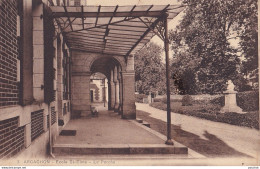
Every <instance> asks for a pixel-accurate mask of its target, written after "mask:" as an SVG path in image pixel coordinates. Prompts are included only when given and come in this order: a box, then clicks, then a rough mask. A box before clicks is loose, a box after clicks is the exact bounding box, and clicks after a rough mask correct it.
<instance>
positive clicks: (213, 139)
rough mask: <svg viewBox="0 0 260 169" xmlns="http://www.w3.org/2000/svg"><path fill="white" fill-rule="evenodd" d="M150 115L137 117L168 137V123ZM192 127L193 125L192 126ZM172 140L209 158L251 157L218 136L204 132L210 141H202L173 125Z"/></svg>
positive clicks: (144, 113)
mask: <svg viewBox="0 0 260 169" xmlns="http://www.w3.org/2000/svg"><path fill="white" fill-rule="evenodd" d="M149 115H150V114H149V113H147V112H144V111H140V110H137V117H138V118H141V119H143V120H145V121H147V122H148V123H150V125H151V128H152V129H153V130H156V131H157V132H160V133H162V134H164V135H165V136H166V135H167V131H166V122H164V121H162V120H159V119H155V118H153V117H150V116H149ZM191 125H192V124H191ZM171 127H172V138H174V140H176V141H177V142H179V143H181V144H183V145H185V146H187V147H188V148H191V149H193V150H194V151H196V152H198V153H200V154H202V155H204V156H207V157H231V156H232V157H251V156H248V155H247V154H244V153H241V152H239V151H237V150H235V149H234V148H232V147H230V146H228V145H227V144H226V143H225V142H224V141H222V140H221V139H219V138H218V137H217V136H215V135H213V134H210V133H209V132H208V131H206V130H205V131H204V134H203V135H204V136H205V137H206V138H207V139H208V140H205V139H202V138H200V136H198V135H195V134H193V133H190V132H188V131H185V130H182V129H181V127H180V126H176V125H172V126H171Z"/></svg>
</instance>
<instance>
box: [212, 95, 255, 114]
mask: <svg viewBox="0 0 260 169" xmlns="http://www.w3.org/2000/svg"><path fill="white" fill-rule="evenodd" d="M236 97H237V105H238V106H239V107H240V108H241V109H242V110H243V111H245V112H248V111H257V110H259V92H258V91H247V92H239V93H237V96H236ZM211 103H212V104H217V105H221V106H222V107H223V106H224V105H225V96H221V97H218V98H216V99H213V100H211Z"/></svg>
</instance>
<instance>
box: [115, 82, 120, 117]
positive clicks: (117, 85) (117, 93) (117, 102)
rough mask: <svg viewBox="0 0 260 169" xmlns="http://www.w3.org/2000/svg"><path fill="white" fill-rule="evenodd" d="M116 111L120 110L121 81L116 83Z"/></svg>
mask: <svg viewBox="0 0 260 169" xmlns="http://www.w3.org/2000/svg"><path fill="white" fill-rule="evenodd" d="M115 89H116V90H115V96H116V98H115V111H116V112H118V108H119V81H116V82H115Z"/></svg>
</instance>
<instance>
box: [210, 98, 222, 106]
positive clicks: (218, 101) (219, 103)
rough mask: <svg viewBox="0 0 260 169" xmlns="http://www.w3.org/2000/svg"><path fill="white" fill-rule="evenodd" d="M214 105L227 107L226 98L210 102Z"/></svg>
mask: <svg viewBox="0 0 260 169" xmlns="http://www.w3.org/2000/svg"><path fill="white" fill-rule="evenodd" d="M210 103H212V104H216V105H220V106H221V107H223V106H225V96H220V97H217V98H215V99H213V100H211V101H210Z"/></svg>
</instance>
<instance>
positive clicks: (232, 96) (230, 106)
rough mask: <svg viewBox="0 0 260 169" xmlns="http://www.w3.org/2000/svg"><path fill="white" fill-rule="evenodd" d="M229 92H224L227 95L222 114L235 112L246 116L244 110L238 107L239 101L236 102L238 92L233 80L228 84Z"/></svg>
mask: <svg viewBox="0 0 260 169" xmlns="http://www.w3.org/2000/svg"><path fill="white" fill-rule="evenodd" d="M227 84H228V86H227V90H226V91H224V94H225V106H224V107H222V109H221V110H220V112H221V113H225V112H235V113H239V114H244V113H245V112H243V110H242V109H241V108H240V107H238V106H237V100H236V94H237V91H235V90H234V89H235V85H234V84H233V82H232V81H231V80H228V82H227Z"/></svg>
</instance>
